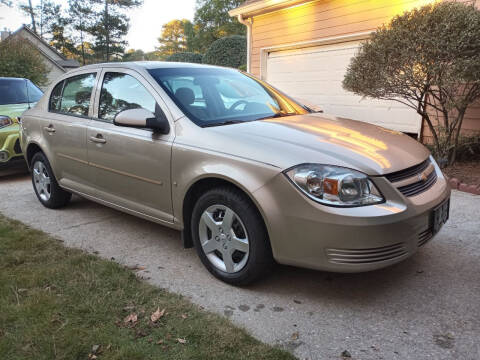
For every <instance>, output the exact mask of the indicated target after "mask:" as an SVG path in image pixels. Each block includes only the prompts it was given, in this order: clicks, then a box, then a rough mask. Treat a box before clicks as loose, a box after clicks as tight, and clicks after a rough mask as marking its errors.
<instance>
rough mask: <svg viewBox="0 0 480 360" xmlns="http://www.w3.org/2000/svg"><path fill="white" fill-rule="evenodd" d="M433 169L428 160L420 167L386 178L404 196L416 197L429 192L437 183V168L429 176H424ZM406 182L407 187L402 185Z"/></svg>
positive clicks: (392, 174) (410, 168)
mask: <svg viewBox="0 0 480 360" xmlns="http://www.w3.org/2000/svg"><path fill="white" fill-rule="evenodd" d="M432 167H433V164H432V163H431V161H430V159H427V160H425V161H424V162H422V163H420V164H418V165H415V166H412V167H409V168H407V169H405V170H401V171H396V172H394V173H391V174H387V175H385V177H386V178H387V179H388V180H389V181H390V182H391V183H393V185H394V186H395V187H396V188H397V190H398V191H400V192H401V193H402V194H403V195H405V196H415V195H418V194H420V193H422V192H424V191H426V190H428V189H429V188H430V187H431V186H432V185H433V184H435V182H436V181H437V172H436V170H435V168H433V170H432V171H431V172H430V174H428V175H427V176H422V174H423V172H424V171H425V170H427V169H428V168H432ZM429 171H430V170H429ZM409 179H411V181H408V180H409ZM405 182H406V183H407V184H406V185H401V183H405Z"/></svg>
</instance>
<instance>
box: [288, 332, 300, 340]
mask: <svg viewBox="0 0 480 360" xmlns="http://www.w3.org/2000/svg"><path fill="white" fill-rule="evenodd" d="M298 337H299V334H298V332H294V333H293V334H292V336H291V337H290V338H291V339H292V340H298Z"/></svg>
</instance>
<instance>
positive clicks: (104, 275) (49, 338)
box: [0, 215, 294, 360]
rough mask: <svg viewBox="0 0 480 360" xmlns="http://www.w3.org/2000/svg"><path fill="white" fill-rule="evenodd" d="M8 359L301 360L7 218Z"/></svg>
mask: <svg viewBox="0 0 480 360" xmlns="http://www.w3.org/2000/svg"><path fill="white" fill-rule="evenodd" d="M163 309H165V311H164V312H163V315H162V310H163ZM158 310H159V311H158ZM155 312H156V313H155ZM152 314H153V315H154V316H153V320H155V321H152ZM0 358H1V359H2V360H7V359H69V360H71V359H125V360H135V359H275V360H281V359H294V358H293V356H292V355H290V354H288V353H286V352H284V351H282V350H280V349H277V348H274V347H271V346H268V345H265V344H263V343H261V342H259V341H257V340H255V339H254V338H252V337H251V336H249V335H248V334H247V333H246V332H245V331H244V330H242V329H240V328H238V327H235V326H234V325H232V324H231V323H230V322H229V321H228V320H227V319H225V318H222V317H220V316H217V315H214V314H211V313H208V312H206V311H203V310H201V309H200V308H199V307H198V306H195V305H193V304H192V303H190V302H189V301H187V300H185V299H183V298H182V297H181V296H178V295H175V294H171V293H168V292H166V291H165V290H162V289H159V288H156V287H154V286H152V285H149V284H147V283H145V282H143V281H141V280H139V279H138V278H137V277H136V276H135V274H134V273H133V272H132V271H130V270H127V269H125V268H123V267H121V266H120V265H118V264H116V263H114V262H111V261H106V260H102V259H100V258H98V257H96V256H93V255H88V254H86V253H84V252H82V251H80V250H75V249H69V248H66V247H64V246H63V245H62V244H61V242H60V241H58V240H55V239H53V238H51V237H49V236H48V235H46V234H44V233H42V232H40V231H36V230H32V229H29V228H27V227H26V226H25V225H23V224H21V223H19V222H16V221H13V220H9V219H7V218H5V217H3V216H1V215H0Z"/></svg>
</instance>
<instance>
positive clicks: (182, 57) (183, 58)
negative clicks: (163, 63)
mask: <svg viewBox="0 0 480 360" xmlns="http://www.w3.org/2000/svg"><path fill="white" fill-rule="evenodd" d="M202 58H203V56H202V54H197V53H192V52H180V53H175V54H172V55H170V56H169V57H167V58H166V60H167V61H173V62H187V63H197V64H201V63H202Z"/></svg>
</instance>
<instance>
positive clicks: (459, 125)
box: [448, 108, 467, 165]
mask: <svg viewBox="0 0 480 360" xmlns="http://www.w3.org/2000/svg"><path fill="white" fill-rule="evenodd" d="M466 110H467V109H466V108H465V109H462V110H461V111H459V112H458V118H457V119H458V122H457V128H456V129H452V133H453V132H454V131H455V139H454V143H453V149H452V150H451V152H450V156H449V159H448V165H453V164H454V163H455V160H456V158H457V148H458V140H459V139H460V131H461V130H462V123H463V118H464V117H465V112H466Z"/></svg>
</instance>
